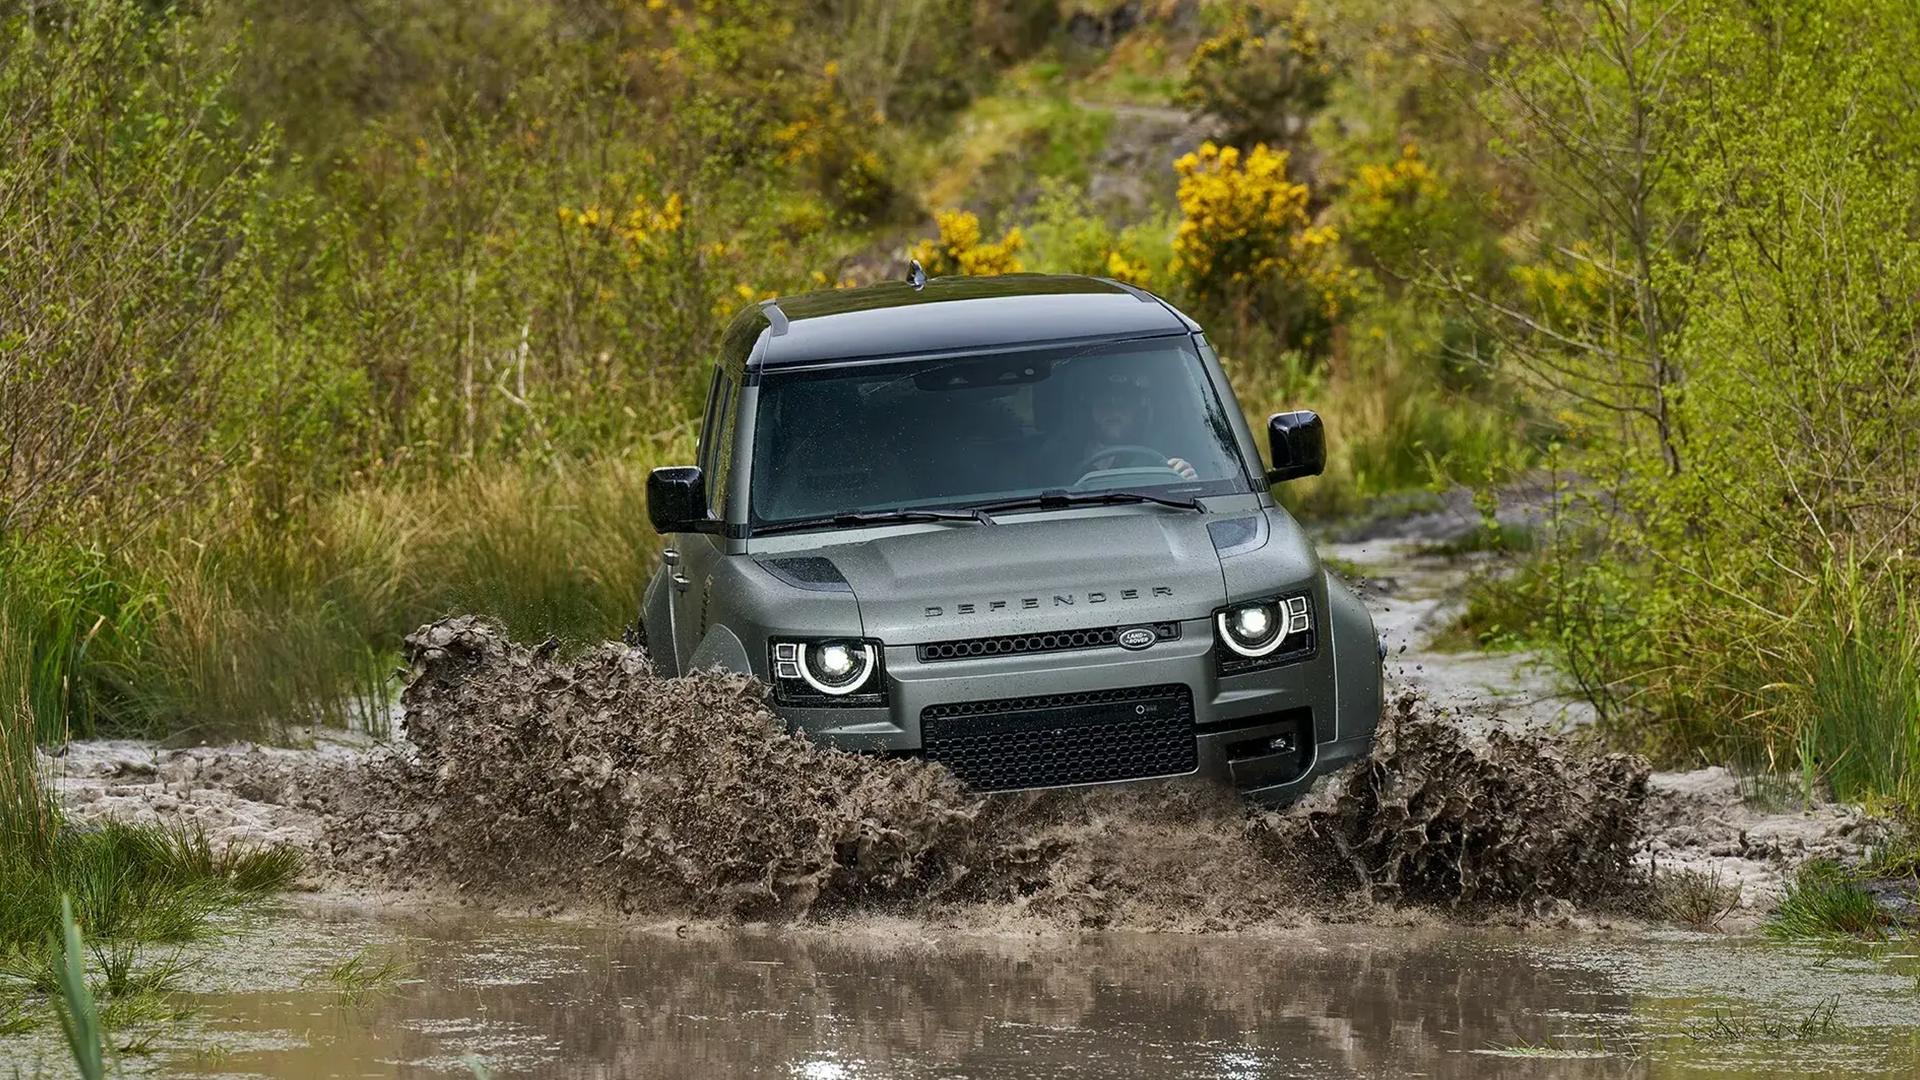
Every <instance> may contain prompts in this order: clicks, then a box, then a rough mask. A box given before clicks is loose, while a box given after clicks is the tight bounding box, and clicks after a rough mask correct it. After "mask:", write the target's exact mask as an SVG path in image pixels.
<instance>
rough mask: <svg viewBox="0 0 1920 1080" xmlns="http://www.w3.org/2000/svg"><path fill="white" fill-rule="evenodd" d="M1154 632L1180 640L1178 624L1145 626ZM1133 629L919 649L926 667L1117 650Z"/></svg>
mask: <svg viewBox="0 0 1920 1080" xmlns="http://www.w3.org/2000/svg"><path fill="white" fill-rule="evenodd" d="M1139 625H1144V626H1145V627H1146V628H1147V629H1149V630H1151V631H1153V637H1154V640H1155V641H1172V640H1174V639H1175V638H1177V637H1179V636H1180V624H1179V623H1177V622H1162V623H1143V624H1139ZM1131 629H1132V627H1131V626H1096V627H1091V628H1089V629H1085V630H1049V631H1043V632H1041V633H1035V634H1003V635H1001V636H999V637H980V638H961V639H959V640H957V641H933V642H929V643H927V644H925V645H920V646H917V647H916V649H915V652H916V654H917V655H918V656H919V657H920V662H921V663H923V664H928V663H933V662H935V661H940V660H971V659H973V658H975V657H979V656H1010V655H1013V654H1015V653H1039V652H1063V651H1065V650H1067V649H1104V648H1109V647H1117V646H1118V645H1119V643H1120V632H1121V631H1122V630H1131Z"/></svg>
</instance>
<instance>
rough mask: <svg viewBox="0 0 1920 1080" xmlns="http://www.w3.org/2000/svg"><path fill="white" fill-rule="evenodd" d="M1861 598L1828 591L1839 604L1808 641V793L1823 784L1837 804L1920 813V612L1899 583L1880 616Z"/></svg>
mask: <svg viewBox="0 0 1920 1080" xmlns="http://www.w3.org/2000/svg"><path fill="white" fill-rule="evenodd" d="M1846 574H1847V571H1846V569H1845V568H1834V569H1833V570H1831V571H1830V576H1834V577H1844V576H1845V575H1846ZM1864 591H1865V590H1864V589H1862V588H1860V587H1858V586H1857V585H1856V584H1855V583H1853V582H1851V581H1842V582H1840V583H1839V587H1837V588H1836V587H1830V589H1829V593H1830V595H1836V596H1838V597H1839V598H1840V600H1839V601H1838V602H1836V603H1834V604H1833V605H1832V608H1833V611H1832V614H1833V617H1832V618H1831V619H1830V620H1829V621H1828V622H1827V624H1826V625H1824V626H1820V627H1818V628H1817V629H1816V630H1815V632H1814V633H1813V634H1812V635H1811V636H1810V640H1809V641H1808V651H1809V656H1808V660H1807V668H1808V671H1807V679H1806V682H1805V702H1804V707H1803V709H1802V712H1801V716H1800V719H1799V724H1798V730H1797V732H1796V739H1795V741H1796V744H1797V746H1796V749H1797V750H1798V757H1799V760H1800V762H1801V766H1802V770H1803V774H1804V775H1805V776H1806V778H1807V783H1808V786H1809V787H1811V786H1812V784H1813V783H1814V782H1815V781H1816V780H1822V779H1823V780H1825V782H1826V783H1827V785H1828V786H1829V787H1830V788H1831V789H1832V791H1833V793H1834V795H1835V796H1836V797H1838V798H1841V799H1848V800H1855V801H1864V800H1868V799H1872V798H1880V799H1885V800H1888V801H1891V802H1892V803H1894V804H1895V805H1897V806H1899V807H1903V808H1906V809H1908V810H1920V775H1916V773H1917V772H1920V607H1916V605H1915V604H1914V603H1913V602H1912V601H1911V600H1909V598H1908V596H1907V594H1906V590H1905V588H1904V587H1902V586H1901V584H1900V583H1899V582H1898V581H1894V582H1892V588H1891V590H1890V591H1891V593H1892V595H1891V597H1890V598H1889V599H1887V600H1886V601H1884V602H1883V603H1882V604H1881V605H1879V608H1878V609H1877V610H1876V609H1873V608H1869V607H1868V606H1867V605H1866V604H1864V603H1863V602H1861V600H1860V599H1859V597H1860V596H1861V595H1862V593H1863V592H1864Z"/></svg>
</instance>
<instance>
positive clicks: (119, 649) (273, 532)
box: [0, 431, 693, 742]
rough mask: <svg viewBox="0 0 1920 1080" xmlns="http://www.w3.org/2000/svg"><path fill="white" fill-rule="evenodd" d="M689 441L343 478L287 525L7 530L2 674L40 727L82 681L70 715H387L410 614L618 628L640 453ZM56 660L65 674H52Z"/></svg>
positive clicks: (643, 536) (94, 722)
mask: <svg viewBox="0 0 1920 1080" xmlns="http://www.w3.org/2000/svg"><path fill="white" fill-rule="evenodd" d="M692 457H693V451H692V448H691V446H690V445H689V436H688V433H687V432H686V431H677V432H673V433H669V434H668V435H667V436H666V437H664V438H663V439H661V440H659V442H658V444H657V445H651V446H648V447H645V448H643V450H642V451H640V452H639V453H637V454H636V455H634V456H632V457H628V458H621V459H609V460H605V461H601V462H596V463H592V464H581V465H577V466H571V467H567V468H564V469H563V468H547V469H540V470H532V469H523V468H518V467H514V468H505V469H489V470H474V471H472V472H470V473H466V474H462V475H459V476H456V477H452V478H448V479H443V480H436V481H430V482H429V481H421V482H413V483H406V484H392V485H388V486H381V487H367V488H362V489H358V490H355V491H352V492H348V493H344V494H340V495H336V496H334V497H333V498H331V499H330V500H328V501H326V502H324V503H322V504H321V505H319V506H318V507H316V508H315V509H314V510H312V511H311V513H310V516H309V518H308V520H306V521H305V522H304V523H303V524H302V525H301V527H299V528H286V527H284V526H282V525H262V524H259V523H258V522H257V521H255V520H254V518H253V517H252V516H251V515H247V514H237V515H223V516H222V518H221V519H219V520H216V521H209V522H205V523H196V522H191V521H187V522H175V523H172V524H171V525H169V527H168V530H167V532H166V535H165V536H163V537H160V538H157V539H155V540H154V541H152V542H149V543H147V544H146V545H145V546H143V547H139V548H134V549H128V550H125V551H123V552H122V553H121V554H120V555H119V556H117V557H116V558H115V559H113V560H104V559H101V560H94V559H92V557H91V556H86V555H85V553H80V554H76V553H75V551H76V549H73V548H71V547H70V546H63V545H60V544H54V543H47V544H43V545H41V547H39V548H37V549H32V550H26V549H20V550H16V551H15V552H14V553H13V555H12V556H11V558H12V560H13V562H12V563H11V564H10V565H12V566H15V567H19V568H24V569H26V570H29V571H31V574H32V577H33V586H32V588H31V589H28V588H25V587H20V588H16V587H14V586H13V584H12V583H13V581H14V580H15V579H13V578H9V579H8V580H9V587H8V589H7V591H6V592H5V594H4V595H0V603H4V605H5V606H6V607H8V608H9V609H10V610H12V611H14V612H15V615H14V616H12V625H13V628H14V629H13V631H12V640H13V641H14V642H15V643H16V649H17V650H18V652H19V654H20V655H22V656H25V657H26V658H28V659H27V660H26V664H27V665H28V666H27V669H26V670H25V671H19V670H16V671H15V672H14V673H13V675H11V676H10V677H9V680H8V685H9V686H14V687H15V689H12V690H9V691H8V692H9V693H12V694H13V695H14V696H15V698H19V697H20V696H21V695H22V694H24V695H25V696H26V698H27V699H28V700H29V703H30V706H31V714H32V715H34V716H35V717H36V718H37V719H36V721H35V724H34V729H35V731H36V732H37V733H38V735H39V737H40V739H41V740H42V741H43V742H58V741H60V740H61V739H63V738H65V737H66V735H67V729H66V725H65V722H64V720H63V717H67V716H74V717H79V716H81V715H82V711H81V710H80V706H79V704H78V702H80V701H85V702H88V703H89V706H88V710H87V711H85V713H84V715H85V718H86V722H85V723H84V724H76V725H75V726H74V731H73V733H74V734H76V735H86V734H90V733H93V732H95V731H98V732H101V733H111V734H121V735H139V736H145V737H155V738H158V737H171V738H174V739H176V740H180V739H187V740H195V741H212V740H216V739H222V738H251V739H268V740H284V739H285V738H287V737H288V735H289V734H290V732H291V731H292V730H293V729H294V728H296V727H299V726H307V727H312V726H326V727H334V728H344V729H350V730H360V731H366V732H368V733H370V734H373V735H376V736H380V735H383V734H384V724H385V718H386V716H387V710H388V706H389V704H390V702H391V700H392V697H393V695H394V694H395V693H396V692H397V689H398V687H397V685H396V683H395V681H394V680H393V678H392V676H393V675H394V673H395V671H396V670H397V667H398V656H399V651H398V650H399V645H400V640H401V638H402V637H404V636H405V635H406V634H407V633H409V632H411V631H412V630H413V629H415V628H416V627H418V626H419V625H420V624H422V623H424V622H428V621H431V620H432V619H435V618H438V617H440V616H442V615H447V614H454V613H460V612H480V613H483V614H487V615H490V616H493V617H495V618H497V619H499V620H500V621H502V622H503V623H505V624H506V626H507V627H508V628H509V629H510V630H511V632H512V633H514V634H515V635H516V636H519V637H527V638H534V639H543V638H546V637H548V636H557V637H559V638H561V639H562V640H563V641H566V642H571V643H586V642H592V641H597V640H605V639H609V638H613V637H617V636H618V635H619V633H620V630H621V627H623V626H624V625H625V624H626V623H628V622H629V621H631V620H632V619H633V618H634V617H635V615H636V613H637V611H638V607H639V600H640V594H641V591H642V590H643V589H644V587H645V583H646V579H647V576H648V575H649V574H650V573H651V571H652V569H653V565H654V563H655V561H656V554H657V552H658V547H659V538H658V537H657V536H656V535H654V533H653V530H652V528H651V526H650V525H649V524H648V521H647V515H646V499H645V479H646V473H647V471H648V469H649V468H651V467H652V466H653V465H655V464H667V463H670V462H673V461H684V460H691V459H692ZM102 580H111V581H118V582H120V584H118V585H112V586H111V587H109V585H106V584H101V581H102ZM63 590H64V592H63ZM42 596H66V597H67V600H66V601H65V603H66V604H67V608H69V609H71V611H73V612H81V613H83V615H84V617H83V616H74V617H71V618H62V619H61V620H57V621H49V620H48V619H34V618H28V617H27V616H26V615H25V614H23V613H22V612H23V609H25V608H27V607H29V606H31V605H33V604H35V603H37V602H38V600H37V598H39V597H42ZM133 596H138V597H139V598H140V599H138V600H137V601H136V600H126V601H125V603H124V604H122V608H124V609H126V610H132V609H135V608H137V610H138V612H139V615H138V618H134V617H132V616H131V615H128V614H126V611H125V610H121V609H115V610H119V611H120V614H119V615H118V616H117V620H118V621H113V622H108V621H106V620H105V618H104V616H103V615H101V614H87V613H94V612H96V610H97V609H104V608H107V607H110V606H111V605H109V603H108V600H113V599H114V598H116V597H120V598H124V597H133ZM102 597H105V598H107V599H101V598H102ZM114 602H116V603H117V602H120V601H118V600H115V601H114ZM96 627H98V628H100V629H98V630H95V629H94V628H96ZM9 655H13V654H9ZM50 658H51V659H50ZM17 667H18V665H17V664H16V668H17ZM54 668H58V669H59V670H60V671H62V672H64V673H65V674H62V675H61V676H60V677H59V679H53V677H52V676H49V675H47V674H46V672H47V671H49V670H52V669H54ZM50 680H51V681H52V682H55V683H60V680H65V681H64V683H61V685H64V686H66V687H68V688H69V692H68V693H67V696H66V697H64V698H58V699H55V698H50V697H49V696H48V694H47V691H46V689H45V688H46V686H47V685H48V684H49V681H50ZM17 684H24V690H22V689H20V688H19V686H18V685H17ZM62 710H64V711H62ZM49 716H51V717H52V719H51V720H49V719H48V717H49Z"/></svg>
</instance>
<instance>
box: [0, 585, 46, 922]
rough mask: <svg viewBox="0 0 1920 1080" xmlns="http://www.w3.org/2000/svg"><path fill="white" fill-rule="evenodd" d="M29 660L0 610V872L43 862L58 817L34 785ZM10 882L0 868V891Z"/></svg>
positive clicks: (21, 638)
mask: <svg viewBox="0 0 1920 1080" xmlns="http://www.w3.org/2000/svg"><path fill="white" fill-rule="evenodd" d="M31 660H32V657H31V656H30V654H29V652H28V650H27V648H26V647H25V638H24V636H23V635H21V634H20V633H19V632H18V631H17V630H16V629H15V628H14V624H13V621H12V618H11V615H10V614H9V612H8V611H7V609H6V608H5V607H4V606H0V867H18V866H22V865H27V864H31V863H38V862H44V861H45V860H47V859H48V858H49V856H50V854H51V852H52V850H53V842H54V830H55V827H56V821H57V818H58V813H59V812H58V809H57V808H56V807H55V805H54V802H53V797H52V796H51V795H50V794H49V793H48V792H47V790H46V789H45V788H44V787H43V786H42V785H41V783H40V770H39V761H38V758H37V757H36V754H35V745H36V742H37V740H36V738H35V735H36V729H35V720H34V711H33V701H32V696H31V694H32V670H31V666H30V665H31ZM10 877H12V874H11V873H9V872H8V871H6V870H4V869H0V886H10V885H11V882H10V881H9V880H8V879H9V878H10ZM4 902H5V901H4V899H0V903H4Z"/></svg>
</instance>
